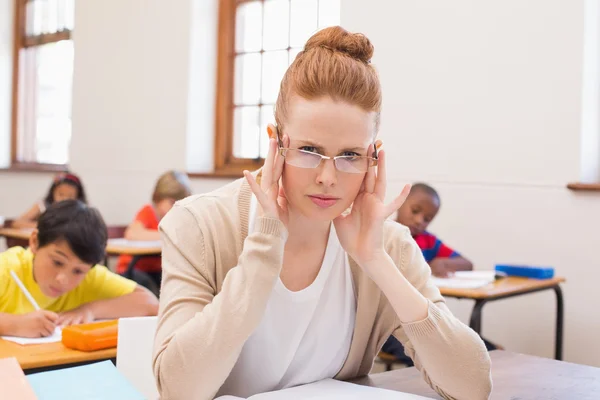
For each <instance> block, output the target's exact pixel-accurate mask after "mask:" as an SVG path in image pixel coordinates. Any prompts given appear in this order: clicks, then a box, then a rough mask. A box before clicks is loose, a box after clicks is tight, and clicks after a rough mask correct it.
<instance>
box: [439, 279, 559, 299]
mask: <svg viewBox="0 0 600 400" xmlns="http://www.w3.org/2000/svg"><path fill="white" fill-rule="evenodd" d="M562 282H565V278H562V277H555V278H552V279H531V278H519V277H516V276H509V277H506V278H500V279H497V280H496V281H494V282H492V283H490V284H489V285H485V286H482V287H480V288H476V289H454V288H440V292H441V293H442V296H447V297H458V298H463V299H474V300H479V299H493V298H497V297H503V296H510V295H515V294H522V293H528V292H534V291H536V290H540V289H545V288H551V287H553V286H556V285H558V284H559V283H562Z"/></svg>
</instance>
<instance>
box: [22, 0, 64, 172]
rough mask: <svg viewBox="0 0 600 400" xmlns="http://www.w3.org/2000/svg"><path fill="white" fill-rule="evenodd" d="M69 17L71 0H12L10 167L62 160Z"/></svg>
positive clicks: (57, 163)
mask: <svg viewBox="0 0 600 400" xmlns="http://www.w3.org/2000/svg"><path fill="white" fill-rule="evenodd" d="M73 18H74V0H15V37H14V40H15V52H14V68H13V121H12V147H11V161H12V164H13V166H14V167H22V166H25V167H27V166H32V165H35V166H37V165H46V166H47V167H49V168H50V169H52V167H54V168H55V169H60V168H64V164H67V162H68V153H69V143H70V141H71V96H72V95H71V87H72V81H73V41H72V40H71V31H72V29H73Z"/></svg>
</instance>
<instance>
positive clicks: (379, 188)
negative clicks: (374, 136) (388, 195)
mask: <svg viewBox="0 0 600 400" xmlns="http://www.w3.org/2000/svg"><path fill="white" fill-rule="evenodd" d="M385 158H386V157H385V151H384V150H381V151H380V152H379V159H378V161H377V177H376V180H375V195H376V196H377V197H378V198H379V200H381V201H385V191H386V188H387V180H386V179H387V178H386V167H385Z"/></svg>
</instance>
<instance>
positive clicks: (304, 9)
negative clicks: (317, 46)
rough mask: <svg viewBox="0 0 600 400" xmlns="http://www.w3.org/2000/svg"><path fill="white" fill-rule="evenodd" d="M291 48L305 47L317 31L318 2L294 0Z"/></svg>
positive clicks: (292, 2)
mask: <svg viewBox="0 0 600 400" xmlns="http://www.w3.org/2000/svg"><path fill="white" fill-rule="evenodd" d="M291 4H292V10H291V27H290V46H291V47H303V46H304V43H306V41H307V40H308V38H310V36H311V35H312V34H313V33H314V32H315V31H316V30H317V16H318V11H317V0H292V1H291Z"/></svg>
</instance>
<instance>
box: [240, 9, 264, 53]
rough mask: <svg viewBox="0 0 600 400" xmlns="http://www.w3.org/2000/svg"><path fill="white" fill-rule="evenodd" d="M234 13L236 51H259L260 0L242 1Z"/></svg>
mask: <svg viewBox="0 0 600 400" xmlns="http://www.w3.org/2000/svg"><path fill="white" fill-rule="evenodd" d="M236 15H237V16H236V22H235V23H236V27H235V30H236V33H235V49H236V51H237V52H248V51H260V49H261V42H262V3H261V2H260V1H252V2H247V3H243V4H241V5H240V6H239V7H238V9H237V14H236Z"/></svg>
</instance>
